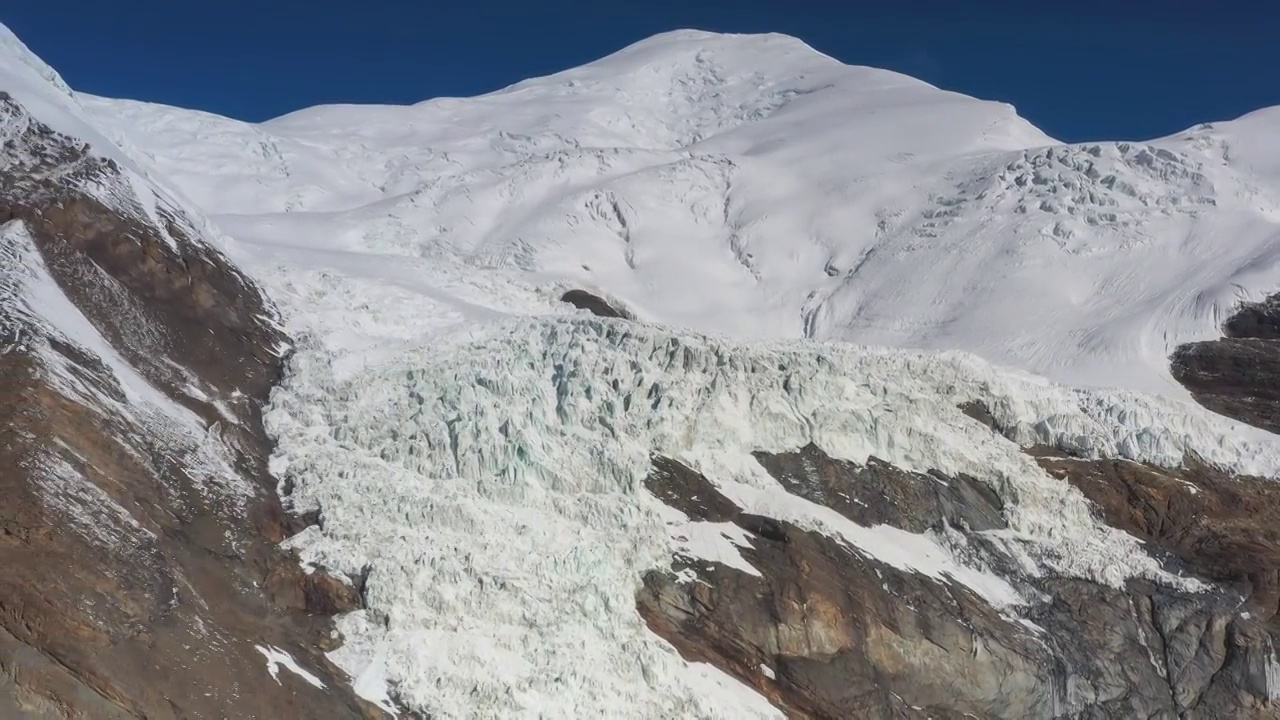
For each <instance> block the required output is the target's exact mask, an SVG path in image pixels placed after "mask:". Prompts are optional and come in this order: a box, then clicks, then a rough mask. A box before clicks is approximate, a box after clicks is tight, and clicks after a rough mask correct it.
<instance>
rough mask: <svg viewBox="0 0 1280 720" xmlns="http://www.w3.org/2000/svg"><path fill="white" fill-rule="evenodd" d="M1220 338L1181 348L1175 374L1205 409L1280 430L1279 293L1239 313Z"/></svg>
mask: <svg viewBox="0 0 1280 720" xmlns="http://www.w3.org/2000/svg"><path fill="white" fill-rule="evenodd" d="M1222 331H1223V335H1224V337H1222V338H1220V339H1218V340H1209V341H1205V342H1196V343H1188V344H1186V345H1182V346H1180V347H1179V348H1178V349H1177V350H1176V351H1175V352H1174V354H1173V357H1172V359H1171V363H1172V364H1171V369H1172V372H1173V376H1174V378H1175V379H1177V381H1178V382H1180V383H1182V385H1183V386H1184V387H1186V388H1187V389H1188V390H1190V391H1191V394H1192V396H1193V397H1194V398H1195V399H1196V401H1197V402H1199V403H1200V404H1201V405H1204V406H1205V407H1206V408H1208V409H1210V410H1212V411H1214V412H1216V413H1220V414H1222V415H1226V416H1227V417H1229V418H1233V419H1235V420H1239V421H1241V422H1246V423H1249V424H1250V425H1254V426H1256V427H1260V428H1262V429H1264V430H1269V431H1271V432H1280V295H1273V296H1271V297H1270V298H1268V299H1266V300H1264V301H1262V302H1260V303H1254V304H1247V305H1244V306H1242V307H1241V308H1240V309H1239V310H1237V311H1236V313H1235V314H1234V315H1232V316H1231V318H1230V319H1228V320H1227V322H1226V323H1225V324H1224V325H1223V327H1222Z"/></svg>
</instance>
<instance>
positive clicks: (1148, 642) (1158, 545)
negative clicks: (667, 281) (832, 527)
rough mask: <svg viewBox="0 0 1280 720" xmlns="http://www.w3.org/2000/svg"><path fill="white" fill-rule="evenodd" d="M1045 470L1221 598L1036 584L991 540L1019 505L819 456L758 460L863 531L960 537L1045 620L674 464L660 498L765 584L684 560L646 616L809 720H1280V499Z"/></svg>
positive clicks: (1107, 469)
mask: <svg viewBox="0 0 1280 720" xmlns="http://www.w3.org/2000/svg"><path fill="white" fill-rule="evenodd" d="M1038 455H1039V456H1040V457H1039V461H1040V462H1041V464H1042V465H1043V466H1044V467H1045V468H1046V470H1048V471H1049V472H1050V473H1051V474H1053V475H1054V476H1056V477H1061V478H1063V480H1064V481H1065V482H1071V483H1073V484H1074V485H1076V486H1077V487H1079V488H1080V489H1081V490H1082V491H1084V492H1085V494H1086V495H1087V496H1088V497H1090V498H1091V499H1093V500H1094V501H1095V502H1096V503H1098V506H1099V511H1098V512H1099V516H1100V517H1101V518H1102V519H1104V520H1106V521H1107V522H1109V523H1111V524H1113V525H1115V526H1116V527H1120V528H1122V529H1125V530H1128V531H1130V532H1133V533H1134V534H1136V535H1138V536H1139V537H1141V538H1143V539H1144V540H1147V541H1148V542H1150V543H1151V544H1152V546H1153V549H1154V551H1155V552H1159V553H1162V554H1163V556H1164V557H1165V558H1166V559H1167V561H1168V563H1169V564H1170V567H1176V568H1180V569H1182V570H1183V571H1184V572H1186V573H1188V574H1193V575H1195V576H1197V577H1199V578H1200V579H1202V580H1203V581H1204V582H1205V583H1206V586H1207V587H1206V589H1205V590H1204V591H1203V592H1194V593H1193V592H1186V591H1183V590H1179V589H1175V588H1171V587H1162V586H1158V585H1155V584H1152V583H1149V582H1145V581H1131V582H1129V583H1128V585H1127V586H1126V587H1125V588H1123V589H1116V588H1111V587H1107V586H1103V585H1100V584H1096V583H1093V582H1088V581H1083V580H1079V579H1072V578H1061V577H1037V578H1030V577H1026V576H1021V575H1019V573H1018V572H1017V570H1016V568H1014V567H1013V566H1012V564H1011V563H1003V564H1002V563H1001V558H1000V552H1001V551H1000V548H999V546H998V545H996V544H994V543H991V542H988V540H987V539H986V536H984V535H983V534H982V533H981V532H980V531H981V530H989V529H999V528H1001V527H1003V526H1004V520H1003V516H1002V508H1003V504H1002V501H1001V500H1000V498H999V497H998V496H997V495H996V494H995V493H994V492H992V491H991V490H990V489H988V488H986V487H985V486H983V485H982V484H981V483H979V482H978V481H976V480H972V479H968V478H950V477H946V476H943V475H941V474H928V475H926V474H919V473H910V472H907V471H904V470H902V469H900V468H896V467H894V466H892V465H890V464H888V463H884V462H883V461H880V460H876V459H874V458H873V459H871V460H869V461H868V463H867V464H865V465H857V464H854V463H847V462H842V461H838V460H834V459H832V458H830V457H828V456H826V455H825V454H824V453H822V451H821V450H819V449H818V448H816V447H813V446H809V447H806V448H803V449H801V450H799V451H797V452H793V453H782V454H765V453H757V454H756V459H757V461H759V462H760V463H761V465H762V466H763V467H764V468H765V469H766V470H768V471H769V473H770V474H771V475H773V477H775V478H776V479H777V480H778V481H779V482H780V483H781V484H782V485H783V487H784V488H786V489H787V491H788V492H791V493H793V494H795V495H798V496H800V497H803V498H804V499H806V500H808V501H810V502H815V503H818V504H820V505H823V506H826V507H828V508H831V509H832V510H835V511H836V512H839V513H840V514H841V515H843V516H845V517H846V518H848V519H850V520H852V521H854V522H856V523H859V524H861V525H867V526H871V525H877V524H888V525H893V526H895V527H898V528H901V529H904V530H910V531H912V532H921V531H932V532H935V533H942V532H950V533H960V534H961V535H963V536H964V537H965V538H966V540H967V543H966V545H967V546H968V547H971V548H972V549H973V553H974V557H975V558H977V559H978V560H979V562H982V563H984V564H986V565H988V566H989V567H992V568H994V569H996V570H997V571H998V572H999V574H1001V575H1002V576H1004V577H1005V578H1006V579H1008V580H1010V581H1011V582H1012V583H1013V584H1014V585H1015V586H1016V587H1017V588H1018V589H1019V591H1020V592H1021V593H1022V595H1023V596H1024V597H1025V598H1027V600H1028V604H1027V605H1026V606H1023V607H1020V608H1017V610H1016V613H1017V614H1016V615H1014V614H1013V613H1011V612H1009V611H1007V610H1001V609H997V608H994V607H992V606H991V604H990V603H988V602H987V601H986V600H985V599H983V598H982V597H980V596H978V595H976V594H975V593H974V592H972V591H971V590H970V589H969V588H967V587H966V586H963V585H961V584H959V583H954V582H949V581H948V580H946V579H936V578H932V577H927V576H924V575H919V574H915V573H911V572H906V571H903V570H899V569H897V568H895V567H892V566H890V565H888V564H886V563H883V562H881V561H879V560H876V559H875V558H873V557H870V556H868V555H867V554H865V553H863V552H860V551H859V550H858V549H856V548H854V547H851V546H849V545H847V544H845V543H844V542H842V541H840V540H838V539H835V538H832V537H828V536H826V535H823V534H821V533H816V532H813V531H809V530H805V529H802V528H799V527H797V526H795V525H793V524H791V523H787V522H782V521H778V520H776V519H772V518H765V517H759V516H754V515H750V514H747V513H744V512H742V511H741V510H740V509H739V508H738V507H737V506H736V505H735V504H734V503H733V502H732V501H731V500H730V499H729V498H727V497H725V496H724V495H723V494H721V493H720V492H719V491H718V490H717V489H716V487H715V485H714V484H713V483H712V482H710V481H709V480H708V479H707V478H705V477H704V476H702V475H700V474H698V473H697V472H695V471H693V470H691V469H689V468H688V467H685V466H684V465H681V464H680V463H678V462H675V461H673V460H671V459H668V458H663V457H655V458H654V460H653V468H652V472H651V474H650V475H649V477H648V479H647V481H646V487H647V488H648V489H649V490H650V492H652V493H653V494H654V495H655V496H656V497H658V498H659V499H661V500H662V501H663V502H664V503H665V504H667V505H669V506H671V507H673V508H675V509H677V510H680V511H681V512H683V513H684V514H685V515H687V516H688V517H689V518H691V519H693V520H702V521H707V522H728V523H733V524H734V525H737V526H738V527H739V528H742V529H743V530H746V531H747V532H748V533H750V536H749V537H750V545H751V547H749V548H742V549H741V553H742V555H743V557H744V559H746V560H747V561H748V562H749V563H751V565H752V566H754V567H755V568H756V569H757V570H758V571H759V572H760V575H761V577H755V576H753V575H750V574H748V573H746V572H743V571H741V570H738V569H735V568H730V567H727V566H724V565H721V564H717V563H713V562H707V561H704V560H701V559H696V558H688V557H677V558H675V559H674V565H673V567H672V569H671V570H670V571H667V570H654V571H651V572H649V573H648V574H647V575H646V576H645V578H644V583H643V587H642V589H641V590H640V591H639V592H638V594H637V598H636V603H637V609H638V611H639V612H640V614H641V616H642V617H644V619H645V620H646V622H647V623H648V625H649V627H650V628H651V629H652V630H653V631H654V632H655V633H657V634H658V635H660V636H661V637H663V638H664V639H666V640H667V641H669V642H670V643H671V644H672V645H673V646H675V648H676V649H677V650H678V651H679V652H680V653H681V654H682V655H684V656H685V657H686V658H688V659H691V660H697V661H703V662H709V663H712V664H714V665H716V666H717V667H719V668H721V669H722V670H724V671H726V672H728V673H729V674H731V675H733V676H734V677H737V678H738V679H739V680H741V681H742V682H743V683H745V684H747V685H748V686H750V687H752V688H755V689H756V690H758V691H759V692H760V693H762V694H763V695H764V696H765V697H767V698H768V699H770V700H771V701H772V702H773V703H774V704H775V705H777V706H778V707H779V708H781V709H783V710H784V711H785V712H786V714H787V715H789V716H791V717H798V718H855V717H856V718H926V717H928V718H961V717H984V718H985V717H993V718H995V717H999V718H1050V717H1079V718H1133V717H1142V718H1178V717H1185V718H1201V717H1204V718H1209V717H1259V718H1261V717H1280V708H1278V707H1277V706H1276V705H1274V704H1273V701H1272V700H1271V697H1272V695H1273V693H1277V692H1278V691H1280V687H1277V678H1276V677H1275V675H1276V672H1275V668H1276V661H1275V636H1274V632H1275V630H1276V627H1275V617H1276V597H1275V593H1274V591H1273V589H1274V586H1275V572H1276V569H1277V568H1278V567H1280V565H1277V563H1276V556H1275V555H1274V552H1275V548H1276V547H1277V546H1275V545H1273V543H1272V538H1273V537H1274V535H1275V532H1274V531H1272V530H1271V529H1270V528H1269V526H1268V524H1267V518H1268V517H1270V518H1274V517H1277V515H1275V514H1273V513H1274V511H1275V510H1277V509H1280V508H1274V507H1273V505H1272V503H1273V500H1272V498H1273V497H1274V498H1280V493H1277V492H1276V491H1273V490H1272V489H1270V488H1269V487H1268V486H1267V485H1266V481H1254V480H1251V479H1236V478H1229V477H1226V476H1224V475H1222V474H1220V473H1216V472H1215V471H1213V470H1211V469H1209V468H1205V467H1203V466H1199V465H1194V466H1190V467H1189V469H1186V470H1178V471H1168V470H1159V469H1156V468H1149V467H1145V466H1140V465H1136V464H1134V463H1119V462H1112V461H1096V462H1095V461H1082V460H1080V459H1076V458H1066V457H1062V456H1060V455H1050V454H1048V452H1047V451H1043V450H1042V451H1040V452H1038ZM1237 481H1240V482H1242V483H1243V484H1242V485H1237V484H1235V483H1236V482H1237ZM1197 488H1198V489H1199V492H1198V494H1197V492H1196V489H1197ZM1197 497H1198V498H1201V499H1202V500H1203V501H1204V502H1205V511H1204V512H1203V513H1201V514H1197V512H1196V510H1195V507H1196V506H1195V502H1194V498H1197ZM1255 512H1256V513H1257V514H1256V515H1255V514H1254V513H1255ZM1264 513H1265V514H1264ZM690 574H692V575H691V576H690ZM1018 616H1021V617H1018Z"/></svg>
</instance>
